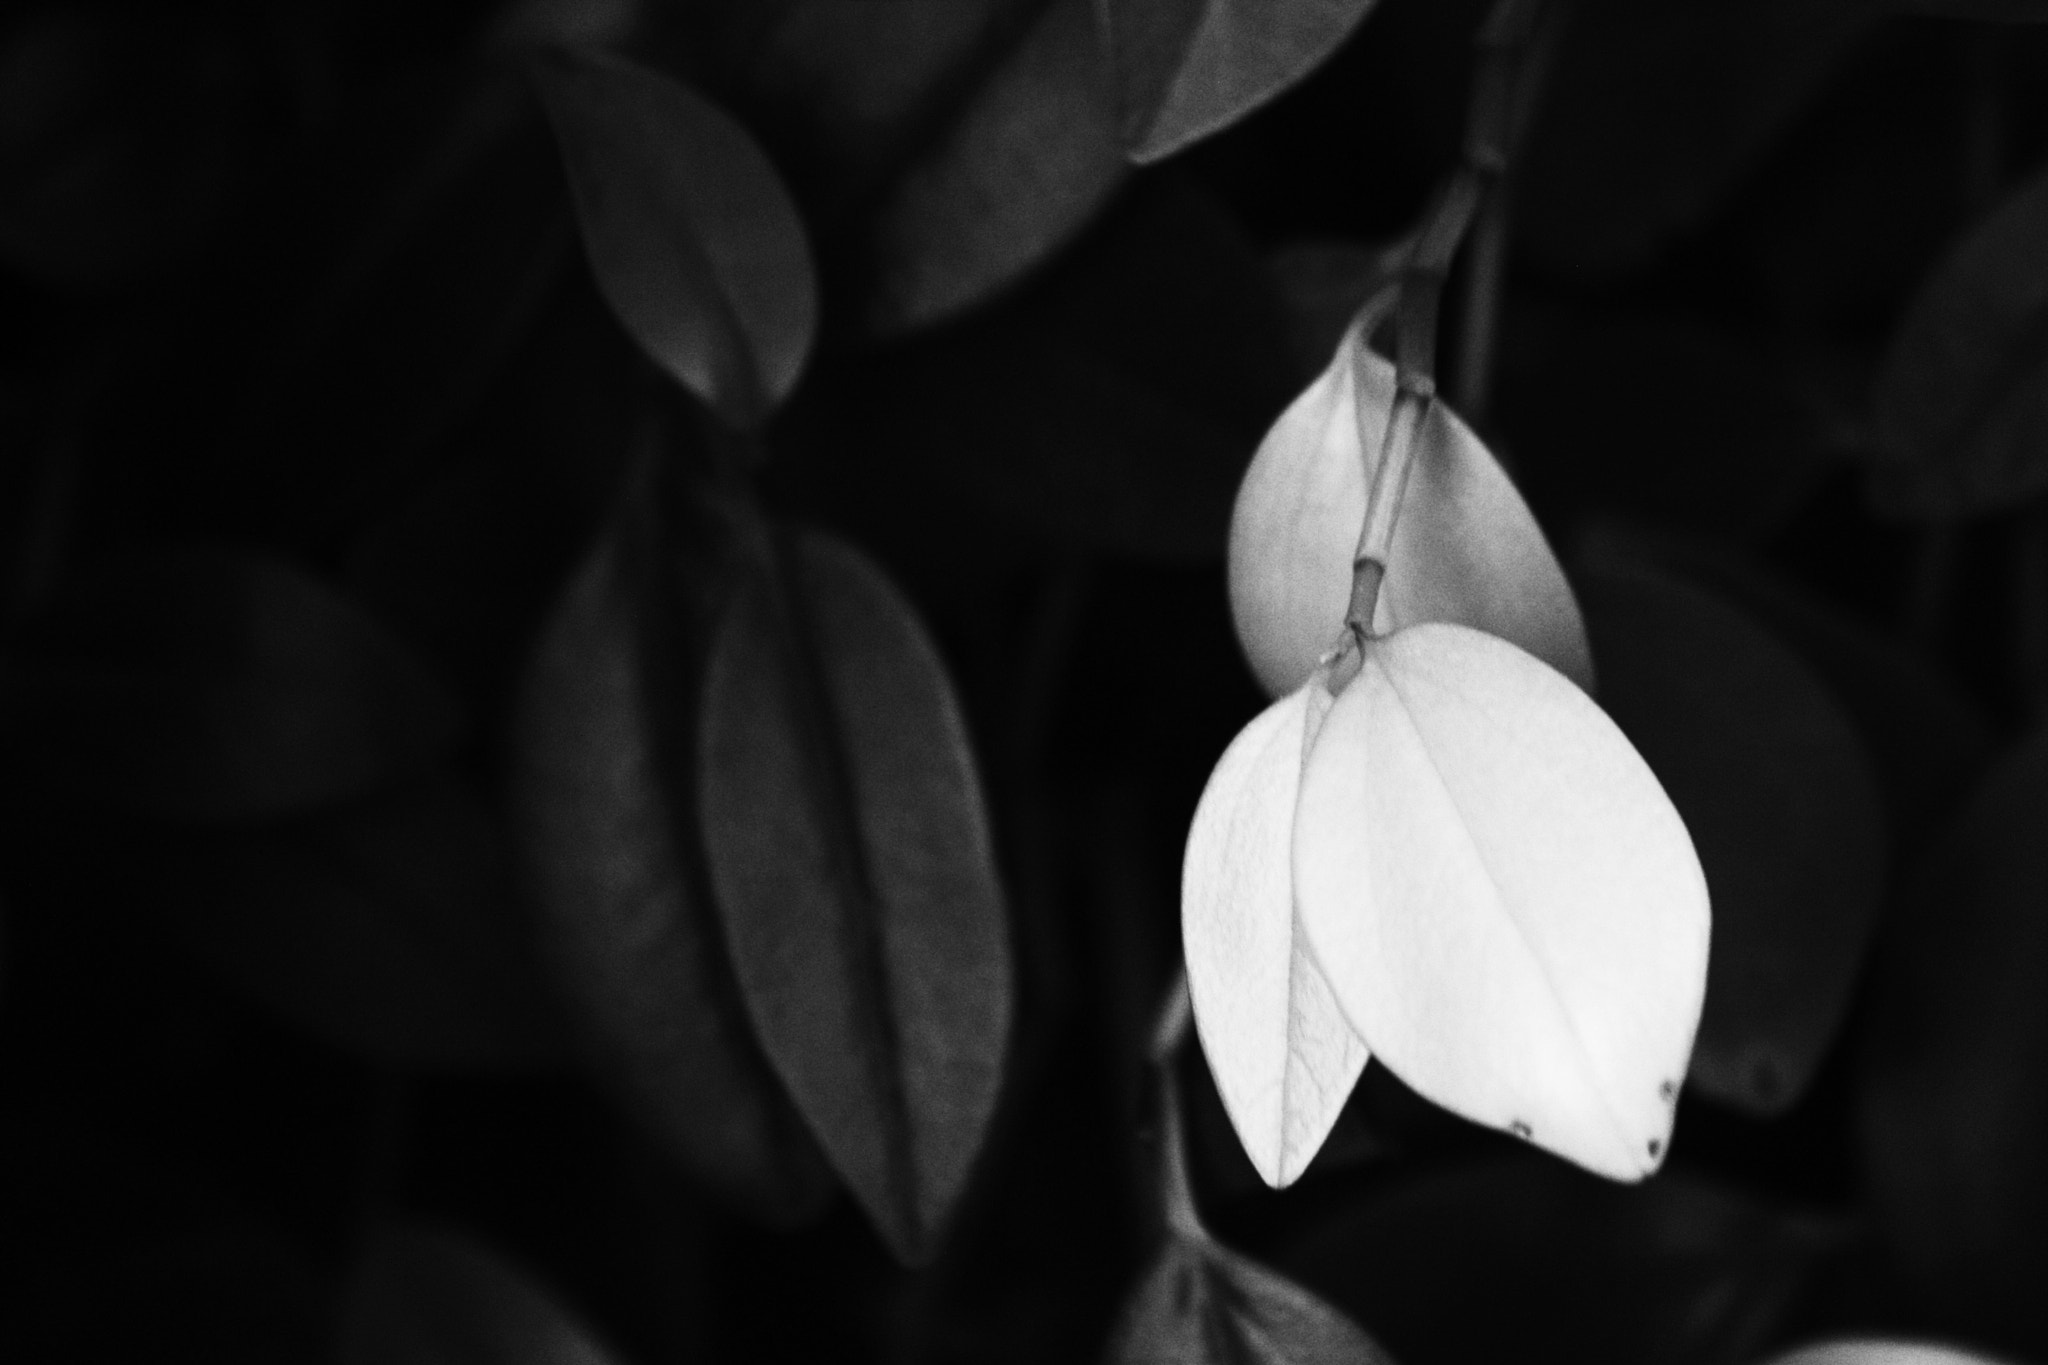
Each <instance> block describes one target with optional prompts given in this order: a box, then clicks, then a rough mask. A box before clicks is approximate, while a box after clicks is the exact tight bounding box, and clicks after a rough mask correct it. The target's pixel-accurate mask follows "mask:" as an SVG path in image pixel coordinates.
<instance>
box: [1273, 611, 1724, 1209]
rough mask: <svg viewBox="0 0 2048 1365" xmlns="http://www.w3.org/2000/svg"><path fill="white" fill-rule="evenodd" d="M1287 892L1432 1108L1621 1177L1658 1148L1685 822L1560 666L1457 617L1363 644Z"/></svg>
mask: <svg viewBox="0 0 2048 1365" xmlns="http://www.w3.org/2000/svg"><path fill="white" fill-rule="evenodd" d="M1294 874H1295V879H1296V890H1295V895H1296V903H1297V904H1298V906H1299V907H1300V911H1301V918H1302V923H1303V924H1304V925H1305V926H1306V928H1307V930H1308V937H1309V943H1310V945H1311V947H1312V948H1313V949H1314V952H1315V954H1316V957H1317V960H1318V961H1320V962H1321V963H1322V966H1323V970H1324V972H1325V973H1326V974H1327V976H1328V979H1329V982H1330V985H1331V986H1332V988H1333V989H1334V990H1335V992H1336V996H1337V1000H1338V1003H1339V1004H1340V1005H1341V1006H1342V1007H1343V1010H1344V1014H1345V1017H1347V1018H1348V1019H1349V1020H1350V1021H1351V1024H1352V1027H1354V1028H1355V1029H1357V1030H1358V1033H1359V1036H1360V1037H1361V1038H1363V1039H1364V1040H1365V1041H1366V1043H1367V1045H1368V1046H1370V1047H1371V1048H1372V1050H1373V1053H1374V1054H1375V1055H1376V1056H1378V1057H1379V1058H1380V1060H1381V1061H1383V1062H1384V1063H1385V1064H1386V1065H1387V1067H1388V1068H1389V1069H1390V1070H1392V1071H1393V1072H1394V1074H1395V1075H1397V1076H1399V1077H1400V1078H1401V1079H1402V1080H1404V1081H1406V1082H1407V1083H1408V1084H1409V1085H1410V1086H1412V1087H1413V1088H1414V1089H1415V1090H1417V1091H1418V1092H1420V1093H1421V1094H1422V1095H1423V1096H1425V1097H1426V1098H1428V1099H1431V1100H1433V1101H1435V1102H1436V1103H1438V1104H1440V1105H1442V1106H1443V1107H1445V1108H1446V1109H1449V1110H1451V1111H1452V1112H1454V1113H1457V1114H1460V1115H1463V1116H1464V1117H1466V1118H1469V1119H1472V1120H1474V1121H1475V1122H1478V1123H1483V1124H1486V1125H1488V1126H1490V1127H1494V1128H1499V1129H1504V1130H1508V1131H1512V1132H1515V1133H1517V1134H1519V1135H1520V1136H1522V1137H1524V1138H1526V1139H1528V1140H1529V1141H1531V1142H1534V1143H1536V1144H1537V1145H1538V1146H1541V1147H1543V1148H1545V1149H1547V1150H1549V1151H1553V1152H1556V1153H1558V1154H1559V1155H1561V1156H1565V1157H1568V1158H1569V1159H1571V1160H1573V1161H1576V1162H1578V1163H1579V1164H1581V1165H1583V1166H1586V1167H1587V1168H1589V1169H1591V1170H1594V1171H1596V1172H1598V1173H1600V1174H1602V1175H1607V1176H1611V1177H1613V1178H1615V1179H1619V1180H1635V1179H1638V1178H1640V1177H1641V1176H1643V1175H1645V1174H1648V1173H1649V1172H1651V1171H1654V1170H1655V1169H1656V1168H1657V1166H1658V1165H1659V1163H1660V1162H1661V1161H1662V1159H1663V1154H1664V1151H1665V1148H1666V1145H1667V1143H1668V1141H1669V1138H1670V1132H1671V1121H1672V1114H1673V1108H1674V1103H1675V1101H1676V1099H1677V1093H1678V1085H1679V1082H1680V1080H1681V1079H1682V1078H1683V1077H1684V1075H1685V1068H1686V1061H1687V1057H1688V1054H1689V1053H1690V1052H1691V1049H1692V1040H1693V1032H1694V1029H1695V1028H1696V1027H1697V1025H1698V1022H1699V1005H1700V996H1701V993H1702V991H1703V989H1704V988H1705V984H1706V968H1707V929H1708V918H1707V888H1706V883H1705V880H1704V878H1703V877H1702V875H1701V873H1700V868H1699V863H1698V861H1697V860H1696V859H1695V857H1694V854H1693V848H1692V842H1691V840H1690V839H1689V838H1688V837H1687V835H1686V829H1685V826H1684V824H1683V823H1682V822H1681V821H1680V820H1679V817H1678V813H1677V812H1676V811H1675V810H1673V809H1672V806H1671V802H1670V800H1669V798H1667V797H1666V796H1665V795H1664V791H1663V789H1662V788H1661V787H1660V786H1658V784H1657V779H1656V777H1655V776H1653V775H1652V774H1651V772H1650V769H1649V768H1648V767H1647V766H1646V765H1645V764H1644V762H1643V760H1642V759H1641V758H1640V757H1639V756H1638V755H1637V754H1636V752H1635V750H1634V749H1632V748H1630V747H1629V743H1628V741H1627V740H1626V739H1624V738H1623V737H1622V734H1621V732H1620V731H1619V730H1617V729H1616V728H1615V727H1614V723H1613V722H1612V721H1610V720H1608V719H1607V717H1606V715H1605V714H1604V713H1603V712H1602V711H1601V710H1600V708H1599V707H1597V706H1595V705H1594V704H1593V702H1592V701H1591V700H1590V699H1589V698H1588V697H1587V696H1586V694H1585V693H1584V692H1581V691H1580V690H1579V689H1578V688H1577V687H1575V686H1573V685H1572V684H1571V683H1570V682H1569V681H1568V680H1567V679H1565V678H1564V677H1563V675H1561V674H1559V673H1557V672H1555V671H1554V670H1552V669H1550V668H1548V667H1546V666H1545V665H1544V664H1542V663H1540V662H1538V661H1537V660H1535V659H1533V658H1531V657H1530V656H1529V655H1527V654H1524V653H1523V652H1522V651H1521V650H1519V649H1516V648H1515V647H1514V646H1512V645H1510V644H1507V643H1505V642H1504V641H1501V640H1497V639H1495V638H1493V637H1492V636H1489V635H1483V634H1481V633H1479V632H1478V631H1475V630H1471V629H1468V628H1466V627H1463V626H1454V625H1439V624H1429V625H1421V626H1414V627H1410V628H1409V629H1407V630H1404V631H1401V632H1399V633H1397V634H1394V635H1391V636H1387V637H1384V638H1382V639H1378V640H1375V641H1373V642H1372V643H1371V644H1370V645H1369V646H1368V647H1367V650H1366V654H1365V660H1364V666H1363V668H1362V669H1361V670H1360V672H1359V674H1358V676H1357V677H1356V678H1355V679H1354V680H1353V681H1352V683H1351V684H1350V686H1348V687H1346V688H1345V689H1344V690H1343V692H1342V693H1340V694H1339V695H1338V697H1337V701H1336V704H1335V705H1334V706H1333V707H1332V708H1331V709H1330V714H1329V716H1328V718H1327V719H1326V720H1325V721H1324V722H1323V730H1322V733H1321V735H1320V736H1319V737H1318V738H1317V740H1316V743H1315V745H1314V747H1313V749H1312V750H1311V751H1310V754H1309V760H1308V764H1307V767H1306V769H1305V771H1304V773H1303V775H1302V782H1301V798H1300V805H1299V808H1298V811H1297V814H1296V816H1295V827H1294Z"/></svg>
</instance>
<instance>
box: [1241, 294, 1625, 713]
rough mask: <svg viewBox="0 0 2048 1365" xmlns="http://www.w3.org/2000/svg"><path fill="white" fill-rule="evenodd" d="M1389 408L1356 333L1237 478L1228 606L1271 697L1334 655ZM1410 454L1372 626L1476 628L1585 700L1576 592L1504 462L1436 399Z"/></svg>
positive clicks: (1390, 376) (1380, 370)
mask: <svg viewBox="0 0 2048 1365" xmlns="http://www.w3.org/2000/svg"><path fill="white" fill-rule="evenodd" d="M1361 395H1362V401H1363V403H1364V415H1365V419H1366V420H1365V427H1366V437H1367V442H1366V448H1365V450H1364V451H1363V453H1361V451H1360V448H1359V422H1358V416H1357V412H1356V408H1355V405H1356V404H1357V403H1358V402H1359V401H1361V397H1360V396H1361ZM1393 401H1394V367H1393V366H1392V365H1391V364H1390V363H1388V362H1387V361H1386V360H1384V359H1382V358H1381V357H1380V356H1377V355H1375V354H1373V352H1372V351H1370V350H1368V349H1366V348H1365V347H1364V346H1363V345H1362V344H1361V342H1360V339H1359V334H1358V330H1357V329H1356V328H1353V329H1352V330H1351V331H1350V332H1348V333H1346V335H1345V337H1344V340H1343V342H1342V343H1341V344H1340V345H1339V346H1338V347H1337V354H1336V357H1335V358H1334V359H1333V360H1332V361H1331V362H1330V366H1329V368H1328V369H1327V370H1325V371H1324V372H1323V374H1322V377H1321V378H1319V379H1317V380H1316V382H1315V383H1314V384H1312V385H1310V386H1309V388H1308V390H1307V391H1306V392H1304V393H1303V394H1302V395H1301V397H1299V398H1297V399H1295V401H1294V404H1293V406H1291V407H1289V408H1288V409H1287V411H1286V412H1284V413H1282V414H1281V416H1280V420H1279V421H1278V422H1277V423H1275V424H1274V426H1273V429H1272V430H1271V431H1270V432H1268V433H1267V435H1266V439H1265V441H1264V443H1262V444H1261V445H1260V446H1259V451H1258V454H1257V455H1255V456H1254V457H1253V459H1252V463H1251V468H1250V469H1249V470H1248V471H1247V472H1246V473H1245V478H1244V483H1243V485H1242V486H1241V487H1240V488H1239V490H1238V495H1237V506H1236V509H1235V511H1234V512H1233V513H1232V516H1231V523H1230V607H1231V614H1232V615H1233V616H1234V617H1235V618H1236V622H1237V637H1238V639H1239V640H1240V641H1241V642H1242V643H1243V645H1244V650H1245V655H1246V657H1247V658H1249V659H1250V661H1251V665H1252V672H1253V673H1254V674H1256V675H1257V677H1258V679H1259V682H1260V684H1261V685H1262V686H1264V687H1265V689H1266V691H1267V693H1268V694H1269V695H1272V696H1280V695H1283V694H1285V693H1287V692H1291V691H1293V690H1294V689H1295V688H1297V687H1299V686H1300V685H1301V684H1302V681H1303V680H1304V679H1306V678H1307V677H1308V675H1309V674H1310V673H1311V672H1312V671H1313V670H1314V669H1315V666H1316V662H1317V661H1318V660H1319V659H1321V658H1322V656H1323V655H1324V654H1325V653H1326V652H1327V651H1328V650H1329V649H1330V648H1331V647H1332V646H1333V645H1335V644H1336V643H1337V639H1338V636H1339V633H1340V632H1341V630H1342V627H1343V624H1344V612H1345V608H1346V607H1347V606H1348V605H1349V603H1350V600H1351V559H1352V554H1353V552H1354V551H1355V550H1356V548H1357V545H1358V528H1359V526H1360V525H1361V524H1362V523H1363V521H1364V519H1365V498H1366V490H1367V488H1368V487H1369V481H1370V477H1371V473H1372V471H1373V470H1374V469H1376V468H1377V467H1378V465H1379V459H1380V443H1381V439H1382V437H1383V436H1384V434H1385V432H1386V425H1387V414H1388V412H1389V410H1390V409H1391V408H1392V406H1393ZM1414 458H1415V463H1414V466H1413V469H1412V472H1411V473H1410V475H1409V481H1408V489H1407V495H1406V496H1405V497H1404V498H1403V500H1402V503H1401V516H1400V520H1399V521H1398V522H1397V523H1396V527H1395V531H1394V541H1393V546H1392V549H1391V552H1390V554H1389V556H1388V564H1387V576H1386V584H1385V587H1384V588H1383V590H1382V591H1381V593H1380V599H1379V607H1378V610H1377V611H1376V613H1375V614H1374V618H1373V629H1374V630H1375V631H1376V632H1377V633H1379V634H1387V633H1390V632H1392V631H1395V630H1398V629H1400V628H1401V627H1403V626H1410V625H1416V624H1419V623H1421V622H1424V621H1450V622H1455V623H1457V624H1459V625H1466V626H1471V627H1473V628H1474V629H1476V630H1483V631H1485V632H1487V633H1488V634H1489V635H1498V636H1499V637H1501V638H1502V639H1504V640H1507V641H1510V642H1511V643H1513V644H1517V645H1520V646H1521V647H1522V648H1523V649H1526V650H1528V651H1529V652H1530V653H1531V654H1534V655H1535V656H1536V657H1537V658H1539V659H1542V660H1543V661H1544V662H1545V663H1547V664H1549V665H1550V666H1551V667H1553V668H1555V669H1557V670H1558V671H1559V672H1562V673H1563V674H1565V675H1566V676H1567V677H1569V678H1571V679H1572V680H1573V681H1574V682H1576V683H1578V684H1579V685H1580V686H1581V687H1585V688H1588V689H1590V688H1591V687H1592V685H1593V662H1592V655H1591V653H1590V652H1589V651H1588V649H1587V646H1586V631H1585V626H1584V624H1583V623H1582V622H1581V620H1580V617H1579V608H1578V604H1577V603H1576V602H1575V601H1574V600H1573V599H1572V590H1571V585H1570V584H1569V583H1567V582H1566V581H1565V576H1564V570H1562V569H1561V568H1559V567H1558V563H1557V556H1555V555H1554V554H1552V553H1551V550H1550V544H1549V542H1548V541H1546V540H1545V539H1544V538H1543V531H1542V529H1541V528H1540V527H1539V526H1537V524H1536V519H1535V517H1533V516H1532V515H1530V512H1529V508H1528V505H1527V504H1525V503H1524V502H1523V501H1522V495H1521V494H1520V493H1518V492H1517V491H1516V490H1515V485H1514V483H1513V481H1512V480H1510V479H1509V478H1508V476H1507V472H1506V471H1505V470H1503V469H1502V468H1501V467H1500V462H1499V461H1498V460H1496V459H1494V457H1493V455H1492V453H1491V452H1490V451H1488V450H1487V448H1486V446H1485V445H1484V444H1483V443H1481V441H1480V440H1479V438H1478V437H1477V436H1475V435H1473V434H1472V430H1471V428H1470V427H1467V426H1466V425H1465V424H1464V423H1463V422H1462V421H1460V420H1459V419H1458V417H1457V416H1456V415H1455V414H1453V413H1452V412H1451V411H1450V409H1449V408H1448V407H1446V406H1445V405H1444V404H1443V403H1441V402H1439V403H1435V404H1432V405H1431V408H1430V415H1429V418H1428V420H1427V421H1426V422H1425V424H1424V425H1423V427H1422V429H1421V431H1420V432H1418V433H1417V436H1416V450H1415V457H1414Z"/></svg>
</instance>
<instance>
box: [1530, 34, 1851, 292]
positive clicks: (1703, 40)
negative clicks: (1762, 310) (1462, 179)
mask: <svg viewBox="0 0 2048 1365" xmlns="http://www.w3.org/2000/svg"><path fill="white" fill-rule="evenodd" d="M1878 13H1879V11H1878V10H1877V9H1876V7H1875V6H1872V5H1869V4H1867V3H1865V2H1864V0H1589V2H1588V3H1586V4H1582V5H1578V6H1575V7H1574V8H1573V11H1572V13H1571V16H1570V19H1569V21H1568V25H1569V26H1568V27H1567V28H1566V30H1565V32H1564V35H1563V40H1562V42H1561V43H1560V46H1559V50H1558V54H1557V59H1556V64H1555V67H1554V68H1553V69H1552V71H1551V72H1550V73H1549V75H1548V77H1547V78H1546V86H1545V90H1546V94H1545V97H1544V100H1543V103H1542V105H1541V107H1540V111H1539V112H1538V114H1537V116H1536V121H1535V123H1534V125H1533V127H1532V128H1531V131H1530V138H1529V145H1528V148H1527V149H1526V151H1525V153H1524V155H1523V158H1522V160H1521V162H1520V164H1519V165H1518V167H1517V170H1516V198H1515V208H1516V214H1517V217H1518V220H1519V222H1520V225H1521V228H1522V230H1523V232H1524V233H1525V235H1526V237H1527V240H1528V241H1529V243H1530V245H1531V246H1532V247H1534V248H1535V250H1536V251H1537V253H1538V254H1539V255H1540V256H1541V258H1542V259H1543V260H1544V261H1545V263H1546V264H1549V265H1551V266H1553V267H1554V268H1557V269H1560V270H1565V271H1571V272H1577V273H1581V274H1595V275H1604V276H1609V277H1612V276H1614V275H1617V274H1622V273H1626V272H1629V271H1633V270H1636V269H1639V268H1641V267H1643V266H1646V265H1649V264H1650V263H1652V262H1653V261H1654V260H1655V259H1656V257H1657V256H1658V255H1659V254H1660V253H1661V252H1662V250H1663V249H1664V247H1665V246H1666V245H1667V244H1668V243H1669V242H1670V241H1671V239H1672V238H1674V237H1675V236H1677V235H1679V234H1680V233H1683V232H1685V231H1688V230H1691V229H1693V228H1695V227H1697V226H1699V225H1700V224H1701V223H1702V221H1704V219H1705V218H1706V217H1707V216H1708V214H1709V213H1710V212H1711V211H1712V210H1713V209H1714V208H1715V207H1716V206H1717V205H1718V203H1719V202H1720V200H1721V199H1722V197H1723V196H1724V195H1725V194H1726V192H1727V191H1728V190H1729V189H1730V188H1731V187H1732V186H1733V185H1734V184H1735V182H1736V181H1737V180H1738V179H1739V178H1740V176H1741V175H1742V173H1743V172H1744V171H1745V170H1747V169H1748V167H1749V166H1750V165H1751V164H1752V163H1753V162H1754V161H1755V160H1756V159H1757V157H1758V156H1759V154H1760V153H1762V152H1763V151H1764V149H1765V148H1766V147H1768V146H1769V144H1770V142H1771V140H1772V139H1773V137H1774V136H1775V135H1776V134H1777V133H1778V132H1779V131H1780V130H1781V129H1782V128H1783V127H1784V126H1785V125H1786V124H1788V123H1789V122H1791V121H1792V119H1793V118H1794V117H1795V116H1796V115H1797V114H1798V113H1799V112H1800V111H1801V110H1802V109H1803V108H1804V107H1805V105H1806V104H1807V103H1808V102H1809V101H1810V100H1811V99H1812V98H1813V97H1814V95H1815V94H1816V93H1817V92H1818V91H1819V89H1820V88H1821V86H1822V85H1823V84H1824V83H1825V82H1826V80H1827V78H1828V77H1829V75H1830V74H1831V73H1832V72H1833V71H1834V70H1835V68H1836V67H1837V65H1838V64H1839V63H1840V61H1841V59H1842V58H1843V57H1844V56H1845V55H1846V54H1847V53H1848V51H1849V50H1850V48H1851V46H1852V45H1853V43H1854V41H1855V39H1856V38H1857V37H1858V35H1859V34H1861V33H1862V32H1863V31H1864V30H1865V29H1866V28H1867V27H1868V26H1869V25H1870V24H1871V23H1872V22H1873V21H1874V20H1875V19H1876V18H1877V16H1878Z"/></svg>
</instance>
